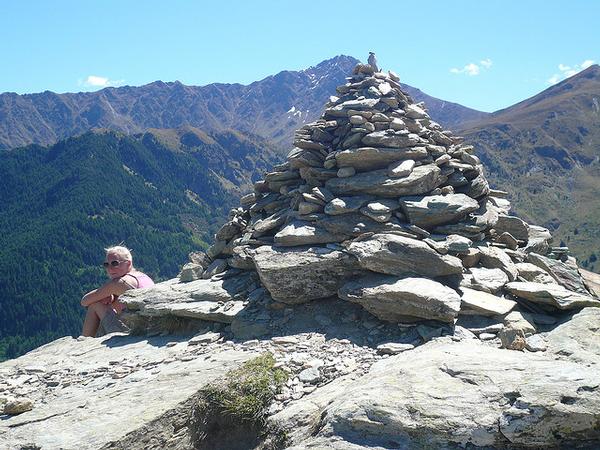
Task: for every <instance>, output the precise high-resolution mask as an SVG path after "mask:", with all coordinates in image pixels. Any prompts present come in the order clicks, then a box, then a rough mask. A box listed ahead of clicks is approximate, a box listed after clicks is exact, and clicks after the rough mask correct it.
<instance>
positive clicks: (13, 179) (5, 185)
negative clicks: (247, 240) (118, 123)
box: [0, 129, 274, 358]
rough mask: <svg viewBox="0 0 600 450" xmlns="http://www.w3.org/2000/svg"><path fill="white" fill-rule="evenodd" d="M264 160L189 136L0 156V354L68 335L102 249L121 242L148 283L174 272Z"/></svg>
mask: <svg viewBox="0 0 600 450" xmlns="http://www.w3.org/2000/svg"><path fill="white" fill-rule="evenodd" d="M273 158H274V157H273V153H272V152H271V151H270V150H269V148H268V146H266V145H265V144H264V143H262V142H258V141H256V140H253V139H251V138H248V137H244V136H242V135H240V134H238V133H234V132H224V133H218V134H213V135H206V134H203V133H202V132H200V131H198V130H194V129H187V130H155V131H154V132H153V133H146V134H142V135H138V136H134V137H127V136H123V135H120V134H117V133H114V132H106V133H104V132H103V133H87V134H85V135H83V136H80V137H76V138H71V139H67V140H65V141H62V142H60V143H58V144H56V145H54V146H52V147H49V148H45V147H40V146H29V147H25V148H19V149H15V150H11V151H6V152H2V153H0V198H1V199H2V202H0V229H1V230H2V233H0V308H1V310H2V314H0V358H2V357H9V358H10V357H14V356H16V355H19V354H21V353H23V352H24V351H27V350H29V349H32V348H34V347H37V346H39V345H41V344H43V343H45V342H48V341H50V340H52V339H54V338H56V337H59V336H64V335H67V334H75V335H76V334H78V332H79V331H80V327H81V320H82V317H83V312H84V311H83V308H81V307H80V306H79V299H80V298H81V295H82V294H83V293H85V292H86V291H88V290H90V289H93V288H94V287H96V286H97V285H98V284H99V283H101V282H102V281H103V280H104V279H105V278H104V277H105V274H104V270H103V269H102V268H101V263H102V261H103V258H104V251H103V248H104V247H106V246H108V245H111V244H118V243H120V242H124V244H125V245H127V246H129V247H130V248H131V249H132V250H133V253H134V258H135V263H136V265H137V266H138V267H139V268H141V269H142V270H144V271H146V272H147V273H149V274H150V275H151V276H152V277H154V278H156V279H159V280H163V279H167V278H170V277H173V276H175V275H176V274H177V272H178V270H179V267H180V265H181V264H182V263H184V262H185V261H186V258H187V254H188V253H189V252H190V251H192V250H195V249H199V248H202V247H205V246H206V245H207V242H208V241H210V240H211V239H212V234H213V233H214V231H215V229H216V228H217V227H218V226H219V225H220V223H221V222H222V221H223V220H224V217H225V216H226V214H227V212H228V210H229V208H230V207H231V206H234V205H236V204H237V203H238V202H237V200H238V197H239V194H240V191H239V189H238V187H237V186H238V185H242V186H246V187H248V186H249V184H250V183H251V181H252V180H251V179H250V178H251V174H252V173H257V174H259V173H261V172H262V171H263V170H265V169H267V168H268V167H269V166H270V165H271V164H272V163H273V161H274V159H273Z"/></svg>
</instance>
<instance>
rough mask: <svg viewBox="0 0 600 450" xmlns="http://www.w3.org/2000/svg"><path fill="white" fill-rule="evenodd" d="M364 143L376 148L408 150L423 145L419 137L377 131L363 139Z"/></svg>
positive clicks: (409, 134)
mask: <svg viewBox="0 0 600 450" xmlns="http://www.w3.org/2000/svg"><path fill="white" fill-rule="evenodd" d="M362 143H363V144H365V145H371V146H374V147H391V148H406V147H415V146H417V145H419V144H423V143H424V141H422V140H421V138H419V136H418V135H416V134H412V133H408V132H402V131H397V132H395V133H394V132H392V133H390V132H388V131H375V132H373V133H369V134H367V135H366V136H365V137H363V138H362Z"/></svg>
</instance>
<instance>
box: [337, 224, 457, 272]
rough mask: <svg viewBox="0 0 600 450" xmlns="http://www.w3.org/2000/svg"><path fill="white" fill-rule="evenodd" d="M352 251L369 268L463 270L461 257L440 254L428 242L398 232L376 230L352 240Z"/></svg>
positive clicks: (350, 247)
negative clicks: (365, 236)
mask: <svg viewBox="0 0 600 450" xmlns="http://www.w3.org/2000/svg"><path fill="white" fill-rule="evenodd" d="M348 252H349V253H351V254H353V255H354V256H356V258H357V259H358V262H359V264H360V265H361V266H362V267H364V268H365V269H368V270H371V271H373V272H380V273H385V274H391V275H406V274H410V273H413V274H420V275H425V276H428V277H437V276H444V275H451V274H458V273H461V272H462V264H461V261H460V259H458V258H456V257H454V256H449V255H440V254H439V253H437V252H436V251H435V250H433V249H432V248H431V247H429V246H428V245H427V244H426V243H424V242H422V241H419V240H417V239H411V238H407V237H404V236H398V235H394V234H375V235H373V236H371V237H370V238H367V239H364V240H359V241H355V242H352V243H351V244H350V245H348Z"/></svg>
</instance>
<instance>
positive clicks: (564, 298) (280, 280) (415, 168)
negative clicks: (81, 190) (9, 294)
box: [0, 64, 600, 448]
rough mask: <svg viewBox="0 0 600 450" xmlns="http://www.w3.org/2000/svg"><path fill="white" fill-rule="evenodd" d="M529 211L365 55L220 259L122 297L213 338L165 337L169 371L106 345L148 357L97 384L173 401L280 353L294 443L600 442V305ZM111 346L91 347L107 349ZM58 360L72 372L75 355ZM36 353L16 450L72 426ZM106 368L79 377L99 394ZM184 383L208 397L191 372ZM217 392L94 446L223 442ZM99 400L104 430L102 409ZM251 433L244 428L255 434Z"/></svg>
mask: <svg viewBox="0 0 600 450" xmlns="http://www.w3.org/2000/svg"><path fill="white" fill-rule="evenodd" d="M509 211H510V202H509V201H508V200H507V199H506V198H505V193H503V192H501V191H496V190H492V189H490V188H489V186H488V183H487V181H486V178H485V176H484V174H483V166H482V164H481V162H480V161H479V158H478V157H477V156H476V151H475V149H474V148H473V147H472V146H470V145H466V144H464V143H463V141H462V139H461V138H460V137H457V136H454V135H453V133H451V132H450V131H448V130H444V129H443V128H442V127H441V126H440V125H439V124H437V123H436V122H435V121H433V120H432V119H431V118H430V117H429V114H428V113H427V110H426V108H425V105H423V104H419V103H415V102H414V101H413V99H412V98H411V97H410V96H409V95H408V94H407V93H406V92H404V91H403V90H402V88H401V85H400V84H399V77H398V76H397V75H396V74H394V73H393V72H388V73H383V72H376V71H375V70H374V68H373V67H372V66H371V65H369V64H357V65H356V66H355V68H354V70H353V71H352V73H351V75H350V76H348V77H347V80H346V83H344V84H343V85H341V86H339V87H338V88H337V95H335V96H332V97H331V98H330V99H329V102H328V103H327V104H326V105H325V109H324V112H323V114H322V115H321V117H320V118H319V119H317V120H316V121H314V122H311V123H307V124H305V125H303V126H302V127H301V128H300V129H298V130H297V132H296V133H295V136H294V144H293V148H292V149H291V151H290V152H289V154H288V156H287V160H286V162H285V163H283V164H280V165H279V166H276V167H275V168H274V170H273V171H271V172H268V173H267V174H265V176H264V179H263V180H260V181H258V182H256V183H255V184H254V191H253V192H252V193H250V194H247V195H246V196H244V197H242V199H241V205H240V207H238V208H234V209H232V210H231V212H230V214H229V220H228V221H227V222H226V223H225V224H224V225H223V226H222V227H221V228H220V229H219V230H218V232H217V233H216V235H215V243H214V245H212V246H211V247H210V248H209V249H208V250H207V252H206V253H195V254H192V255H190V259H191V261H190V263H188V264H186V266H185V267H184V268H183V270H182V272H181V274H180V276H179V278H178V279H173V280H170V281H168V282H165V283H160V284H158V285H156V286H155V287H153V288H150V289H140V290H132V291H129V292H127V293H126V294H125V295H124V296H122V300H123V301H124V303H125V304H126V305H127V310H128V311H127V312H126V313H124V314H123V315H122V316H120V317H121V318H122V320H123V322H124V323H125V324H126V325H128V327H129V328H130V329H131V330H132V331H133V333H134V334H136V333H141V334H146V335H156V334H161V333H162V334H168V333H173V332H175V331H178V332H180V333H185V332H187V333H193V332H197V335H196V336H195V337H192V338H191V339H190V338H189V337H186V338H185V339H183V342H177V341H175V342H171V343H170V344H162V345H170V347H169V348H172V350H171V351H167V350H165V349H163V348H162V345H161V350H160V352H161V357H160V358H159V359H160V361H159V362H157V360H156V358H151V357H149V356H148V346H149V343H144V344H143V345H140V344H137V347H136V344H135V343H132V342H131V341H129V340H126V339H123V338H121V337H118V336H116V335H112V336H113V337H108V338H107V339H106V338H105V339H106V340H105V341H103V342H107V344H106V345H107V346H109V345H114V346H115V347H118V348H121V350H120V351H121V352H123V354H124V355H128V358H131V359H136V358H137V361H138V362H137V363H131V362H127V363H126V364H125V361H123V368H121V367H118V368H115V367H104V368H103V369H102V370H100V366H101V364H102V363H101V362H96V367H92V368H90V369H89V371H91V372H93V375H92V376H93V379H96V378H98V381H95V382H92V383H90V384H91V385H92V386H95V389H97V390H96V391H94V392H96V393H97V394H96V395H99V396H101V397H102V398H112V397H114V395H112V397H111V394H113V393H114V390H113V388H111V387H110V386H112V385H110V384H108V382H109V377H110V378H112V379H117V380H118V379H120V377H122V378H124V379H125V380H127V377H129V376H131V379H130V380H131V382H130V383H127V382H126V381H123V383H122V384H120V385H119V386H118V387H116V388H115V389H116V390H117V391H118V390H119V389H120V392H124V393H125V395H126V396H127V398H128V399H135V398H136V395H139V388H138V390H136V389H135V388H134V387H132V383H135V380H138V381H139V380H142V381H144V383H143V384H144V389H148V387H149V386H151V384H150V381H151V380H153V382H154V383H157V388H158V389H160V391H159V392H160V393H161V395H165V390H166V389H167V387H166V386H165V383H164V381H165V379H169V380H176V379H177V377H176V376H175V375H177V373H186V374H188V375H189V373H190V371H197V372H199V373H203V372H202V369H203V368H205V369H206V371H207V372H210V373H214V374H215V376H222V375H223V367H230V366H232V365H235V364H240V363H241V362H242V361H244V360H246V359H247V358H248V354H249V353H251V354H252V355H254V354H256V353H259V352H261V351H267V352H270V353H272V354H273V355H274V359H275V361H276V363H275V366H277V367H278V368H283V369H282V370H284V372H285V373H287V374H289V378H288V380H287V382H286V383H285V385H284V386H283V387H281V386H280V389H279V390H278V393H277V395H275V396H273V397H272V400H273V401H272V403H271V404H270V406H269V407H268V408H269V409H268V413H267V416H268V420H266V421H264V422H261V423H263V426H264V423H269V424H270V426H271V428H268V427H267V428H266V429H268V430H271V431H270V432H271V433H275V432H274V431H273V430H278V431H277V432H276V433H277V435H278V436H279V437H281V436H282V435H285V440H284V441H285V442H284V443H280V446H281V447H282V448H283V447H288V448H307V447H313V448H363V447H371V448H372V447H377V446H379V447H381V446H387V447H392V448H416V447H417V446H419V445H420V444H422V443H423V442H427V443H432V445H436V446H440V447H442V446H445V447H449V448H450V447H458V446H461V445H462V446H464V445H467V443H469V444H470V445H474V446H480V447H488V448H490V447H491V448H494V447H496V446H498V448H505V447H507V446H524V447H552V446H561V445H573V444H576V445H579V444H581V445H584V444H585V445H587V444H590V443H592V442H598V439H599V438H600V436H599V435H598V427H597V424H598V420H600V419H599V417H600V416H599V414H598V411H600V393H599V392H598V390H597V389H596V387H597V381H596V380H597V379H598V363H599V362H600V354H599V353H598V349H597V346H595V347H594V346H593V345H590V342H592V341H593V340H594V339H597V337H598V327H597V324H596V325H594V323H595V321H597V320H598V317H599V314H600V309H598V308H597V307H598V306H600V300H598V298H597V296H596V295H595V294H593V293H592V292H591V291H590V289H591V288H589V287H588V285H587V284H586V282H585V281H584V280H583V279H582V277H581V274H580V272H579V271H578V268H577V266H576V264H575V262H574V260H573V259H572V258H570V257H569V256H568V249H567V248H564V247H555V246H552V245H551V244H552V236H551V235H550V233H549V231H548V230H546V229H544V228H541V227H538V226H535V225H530V224H528V223H526V222H525V221H523V220H521V219H520V218H518V217H516V216H512V215H509ZM115 319H116V317H114V316H113V317H112V320H104V321H103V323H102V328H103V329H104V331H105V332H113V331H116V330H118V329H120V327H121V326H123V324H120V323H119V322H118V321H117V320H115ZM127 339H131V337H128V338H127ZM83 342H85V343H86V345H87V346H90V345H91V344H90V343H89V340H85V339H84V340H83ZM62 345H67V346H69V349H68V355H69V358H71V361H76V360H77V358H78V356H77V355H81V354H83V353H81V351H79V352H76V351H73V350H72V349H71V347H70V346H71V345H77V343H76V342H68V343H67V342H63V343H62ZM82 345H83V344H82ZM157 345H159V344H157ZM93 347H94V348H93V349H92V348H86V349H85V352H84V353H85V354H88V353H92V354H94V355H95V358H98V355H101V354H106V353H105V352H106V350H105V349H104V348H100V347H102V346H101V345H99V344H94V345H93ZM123 347H125V348H123ZM63 351H65V349H63ZM136 351H137V352H138V353H137V354H136V353H135V352H136ZM48 352H49V353H51V354H52V357H50V358H48V360H52V361H54V360H55V358H56V356H55V355H56V354H57V350H56V348H53V349H51V350H48ZM136 355H137V356H136ZM559 355H560V356H559ZM36 356H37V361H41V360H42V358H40V356H41V355H40V353H38V354H37V355H36ZM24 358H26V357H24ZM103 358H106V356H104V357H103ZM30 360H31V358H29V359H28V360H27V361H25V360H23V364H19V362H18V361H17V362H14V363H11V365H10V366H9V367H7V368H6V369H4V372H5V375H6V377H5V378H6V379H8V380H9V381H8V382H7V383H5V384H6V385H10V386H12V385H18V386H21V387H20V388H18V389H17V388H15V389H13V390H14V391H18V392H20V393H23V392H28V393H29V394H30V395H31V396H32V397H35V398H34V399H33V400H31V399H23V398H21V399H20V400H19V399H18V398H17V399H15V398H11V399H10V400H9V401H5V405H9V408H10V410H9V411H8V413H9V414H15V415H16V414H17V413H22V412H24V411H25V413H24V414H23V415H22V416H18V415H17V416H16V417H13V418H10V419H8V420H7V421H6V422H3V423H2V425H0V433H2V434H3V437H5V438H6V439H8V441H7V442H15V443H20V444H21V443H23V442H25V441H24V439H27V438H29V437H30V436H35V432H34V431H35V429H36V427H38V429H39V427H45V426H47V425H52V421H54V428H55V429H62V428H64V423H62V427H59V426H58V425H59V422H60V421H61V420H63V419H62V417H61V418H55V417H54V416H52V417H45V416H49V415H50V413H49V410H50V409H49V407H47V406H46V405H44V404H42V403H41V401H40V399H39V398H37V396H38V394H37V391H35V390H33V389H31V390H27V389H26V388H23V387H22V385H19V382H17V381H15V380H19V376H20V375H23V371H24V370H25V366H24V364H26V363H27V362H30ZM96 361H97V360H96ZM201 361H205V362H204V363H203V362H201ZM163 363H164V364H165V365H169V364H173V365H172V366H169V367H164V366H162V365H161V364H163ZM117 364H119V363H117ZM498 367H500V368H501V369H503V370H498ZM31 370H32V369H31V368H30V369H29V372H26V375H27V376H30V372H31ZM44 370H46V369H44ZM157 370H158V371H157ZM19 371H21V372H19ZM161 372H162V373H164V374H165V376H163V377H161V376H160V375H159V374H160V373H161ZM87 374H88V372H87V371H86V373H85V374H81V373H73V374H69V377H70V378H69V379H72V380H73V381H72V382H75V383H77V384H79V381H80V380H81V377H82V376H85V375H87ZM96 374H98V375H96ZM105 374H106V376H105ZM57 376H58V374H57ZM47 378H48V379H49V380H50V377H47ZM206 378H207V376H206V375H205V373H203V375H202V376H201V379H202V383H208V381H207V380H206ZM44 379H45V378H44ZM20 380H22V378H21V379H20ZM28 380H29V378H28ZM542 380H543V381H542ZM35 382H36V383H37V381H35ZM159 382H160V383H159ZM173 382H174V383H176V381H173ZM115 383H116V382H115ZM594 383H595V384H594ZM181 384H182V389H181V392H184V391H185V392H186V393H187V394H186V395H190V396H191V395H192V393H191V391H192V389H191V388H190V379H189V376H187V375H186V376H184V377H183V380H182V381H181ZM36 386H37V385H36ZM183 388H185V389H183ZM3 389H4V390H6V388H3ZM9 389H10V388H9ZM19 389H20V390H19ZM104 389H106V391H105V392H100V391H102V390H104ZM80 391H81V389H80ZM80 391H78V392H79V397H77V396H75V395H74V394H73V390H71V391H70V392H71V394H72V396H71V398H70V400H71V399H72V398H82V397H84V395H83V394H84V393H82V392H80ZM174 391H175V392H174V395H173V398H177V401H179V402H182V401H183V400H182V398H181V396H182V395H183V394H182V393H181V392H179V390H177V389H174ZM210 392H213V391H211V390H210V389H209V390H207V391H202V392H199V393H198V396H199V397H194V400H190V401H193V402H195V403H194V405H193V406H191V407H190V405H189V404H186V405H185V411H187V412H185V413H184V412H181V411H183V409H184V407H182V408H179V409H178V408H176V407H175V406H174V405H173V401H172V399H169V402H167V403H168V405H167V406H164V407H162V409H160V407H159V406H157V405H156V404H155V403H156V402H153V407H154V408H158V409H159V412H158V413H155V414H154V415H153V416H151V415H149V417H151V419H149V420H153V422H152V426H147V427H145V426H143V425H142V424H140V423H137V422H136V424H134V425H131V426H130V425H127V427H128V428H127V432H128V433H129V434H127V435H126V436H124V435H123V433H121V434H118V433H116V432H113V431H110V433H111V436H109V437H106V438H104V441H99V440H98V438H97V435H95V440H92V439H91V438H90V439H86V442H91V441H93V442H94V443H96V444H98V445H97V447H100V446H101V444H106V443H107V442H111V445H113V444H114V445H116V446H117V447H118V446H119V445H120V446H122V447H123V446H124V447H127V448H143V445H145V443H146V442H149V440H152V441H153V442H160V443H161V446H162V447H163V448H201V446H202V445H207V444H206V442H212V441H210V439H211V438H210V433H211V432H214V430H212V431H211V430H210V429H208V428H206V423H207V422H206V421H207V418H208V417H211V416H212V415H213V413H215V411H212V410H210V409H207V407H206V404H207V403H206V402H207V398H209V395H210V394H209V393H210ZM490 392H492V393H493V395H490ZM175 394H176V395H175ZM88 397H89V395H88V396H86V397H85V398H88ZM19 401H20V403H19ZM56 402H57V404H59V405H60V406H61V408H64V407H65V405H64V401H63V400H57V401H56ZM36 405H39V410H38V411H36ZM100 405H104V403H102V402H100ZM529 405H535V408H533V407H530V406H529ZM19 406H20V408H18V407H19ZM105 406H106V405H104V406H100V408H104V407H105ZM167 407H168V408H167ZM6 408H7V407H6V406H5V411H6ZM173 408H174V409H173ZM190 408H191V412H190ZM431 408H433V409H431ZM80 409H81V410H82V411H78V413H77V414H78V415H79V416H81V417H83V420H85V421H87V423H90V424H91V423H94V422H93V414H92V412H91V410H90V409H89V407H88V406H86V405H83V406H81V408H80ZM115 409H116V408H115ZM133 409H135V411H136V412H137V413H138V414H141V411H140V408H139V402H138V403H136V405H135V408H134V407H132V406H131V405H129V407H128V408H124V409H123V411H124V412H123V413H122V415H124V414H131V411H132V410H133ZM167 409H168V410H167ZM450 410H452V414H451V415H447V414H440V412H439V411H450ZM415 411H418V412H419V413H418V414H416V415H415V413H414V412H415ZM27 414H30V417H27ZM69 414H71V413H70V412H69V411H67V412H64V415H66V416H69ZM186 414H187V415H186ZM55 416H56V414H55ZM70 417H71V419H73V417H72V414H71V416H70ZM136 417H137V416H136ZM423 417H427V420H426V421H423V423H421V422H422V418H423ZM579 417H592V418H591V419H590V420H586V421H583V422H582V421H581V420H579ZM192 418H195V420H192ZM5 423H6V425H5ZM175 424H179V425H175ZM236 426H237V428H235V430H236V433H237V434H235V436H245V439H247V440H249V439H250V434H248V433H246V434H245V435H244V434H243V433H242V428H241V427H240V425H236ZM231 427H232V428H228V432H230V433H233V427H234V425H231ZM117 428H119V427H117ZM214 428H215V429H216V428H219V427H214ZM119 429H121V428H119ZM173 430H177V432H176V433H175V432H174V431H173ZM263 430H264V429H263ZM449 430H453V432H450V431H449ZM265 433H268V432H267V431H265ZM88 434H89V433H88ZM103 436H104V435H103ZM252 436H253V437H252V439H255V438H256V439H258V436H262V437H261V439H265V437H264V435H260V433H258V434H256V435H252ZM271 437H272V436H271ZM69 439H70V441H69ZM72 439H73V438H72V436H70V435H68V436H66V437H65V438H64V440H63V441H62V442H63V443H64V442H67V441H68V442H72ZM207 439H208V441H207ZM239 439H242V441H241V445H240V446H239V448H248V447H244V441H243V439H244V437H240V438H238V440H239ZM42 441H43V442H44V443H46V442H51V441H49V440H48V439H47V438H39V442H42ZM27 442H28V445H29V441H27ZM54 442H59V444H58V445H57V447H60V446H61V443H60V439H59V440H58V441H54ZM115 443H116V444H115ZM203 443H204V444H203ZM382 443H384V444H382ZM246 444H247V442H246ZM178 445H181V446H178ZM185 445H187V447H185ZM228 445H230V443H229V441H227V443H224V441H221V443H220V444H219V443H217V444H214V443H213V444H212V445H211V446H210V447H211V448H232V447H227V446H228ZM63 446H64V445H63ZM113 448H114V447H113ZM235 448H238V447H235ZM251 448H253V447H251Z"/></svg>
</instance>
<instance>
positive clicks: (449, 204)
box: [400, 194, 479, 229]
mask: <svg viewBox="0 0 600 450" xmlns="http://www.w3.org/2000/svg"><path fill="white" fill-rule="evenodd" d="M400 206H401V208H402V211H403V212H404V214H406V217H407V218H408V220H409V221H410V223H413V224H415V225H417V226H419V227H422V228H425V229H431V228H432V227H434V226H436V225H442V224H447V223H452V222H457V221H459V220H460V219H462V218H463V217H465V216H466V215H467V214H469V213H470V212H473V211H475V210H477V209H479V204H478V203H477V201H476V200H474V199H472V198H471V197H468V196H466V195H465V194H450V195H429V196H424V197H403V198H401V199H400Z"/></svg>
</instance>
